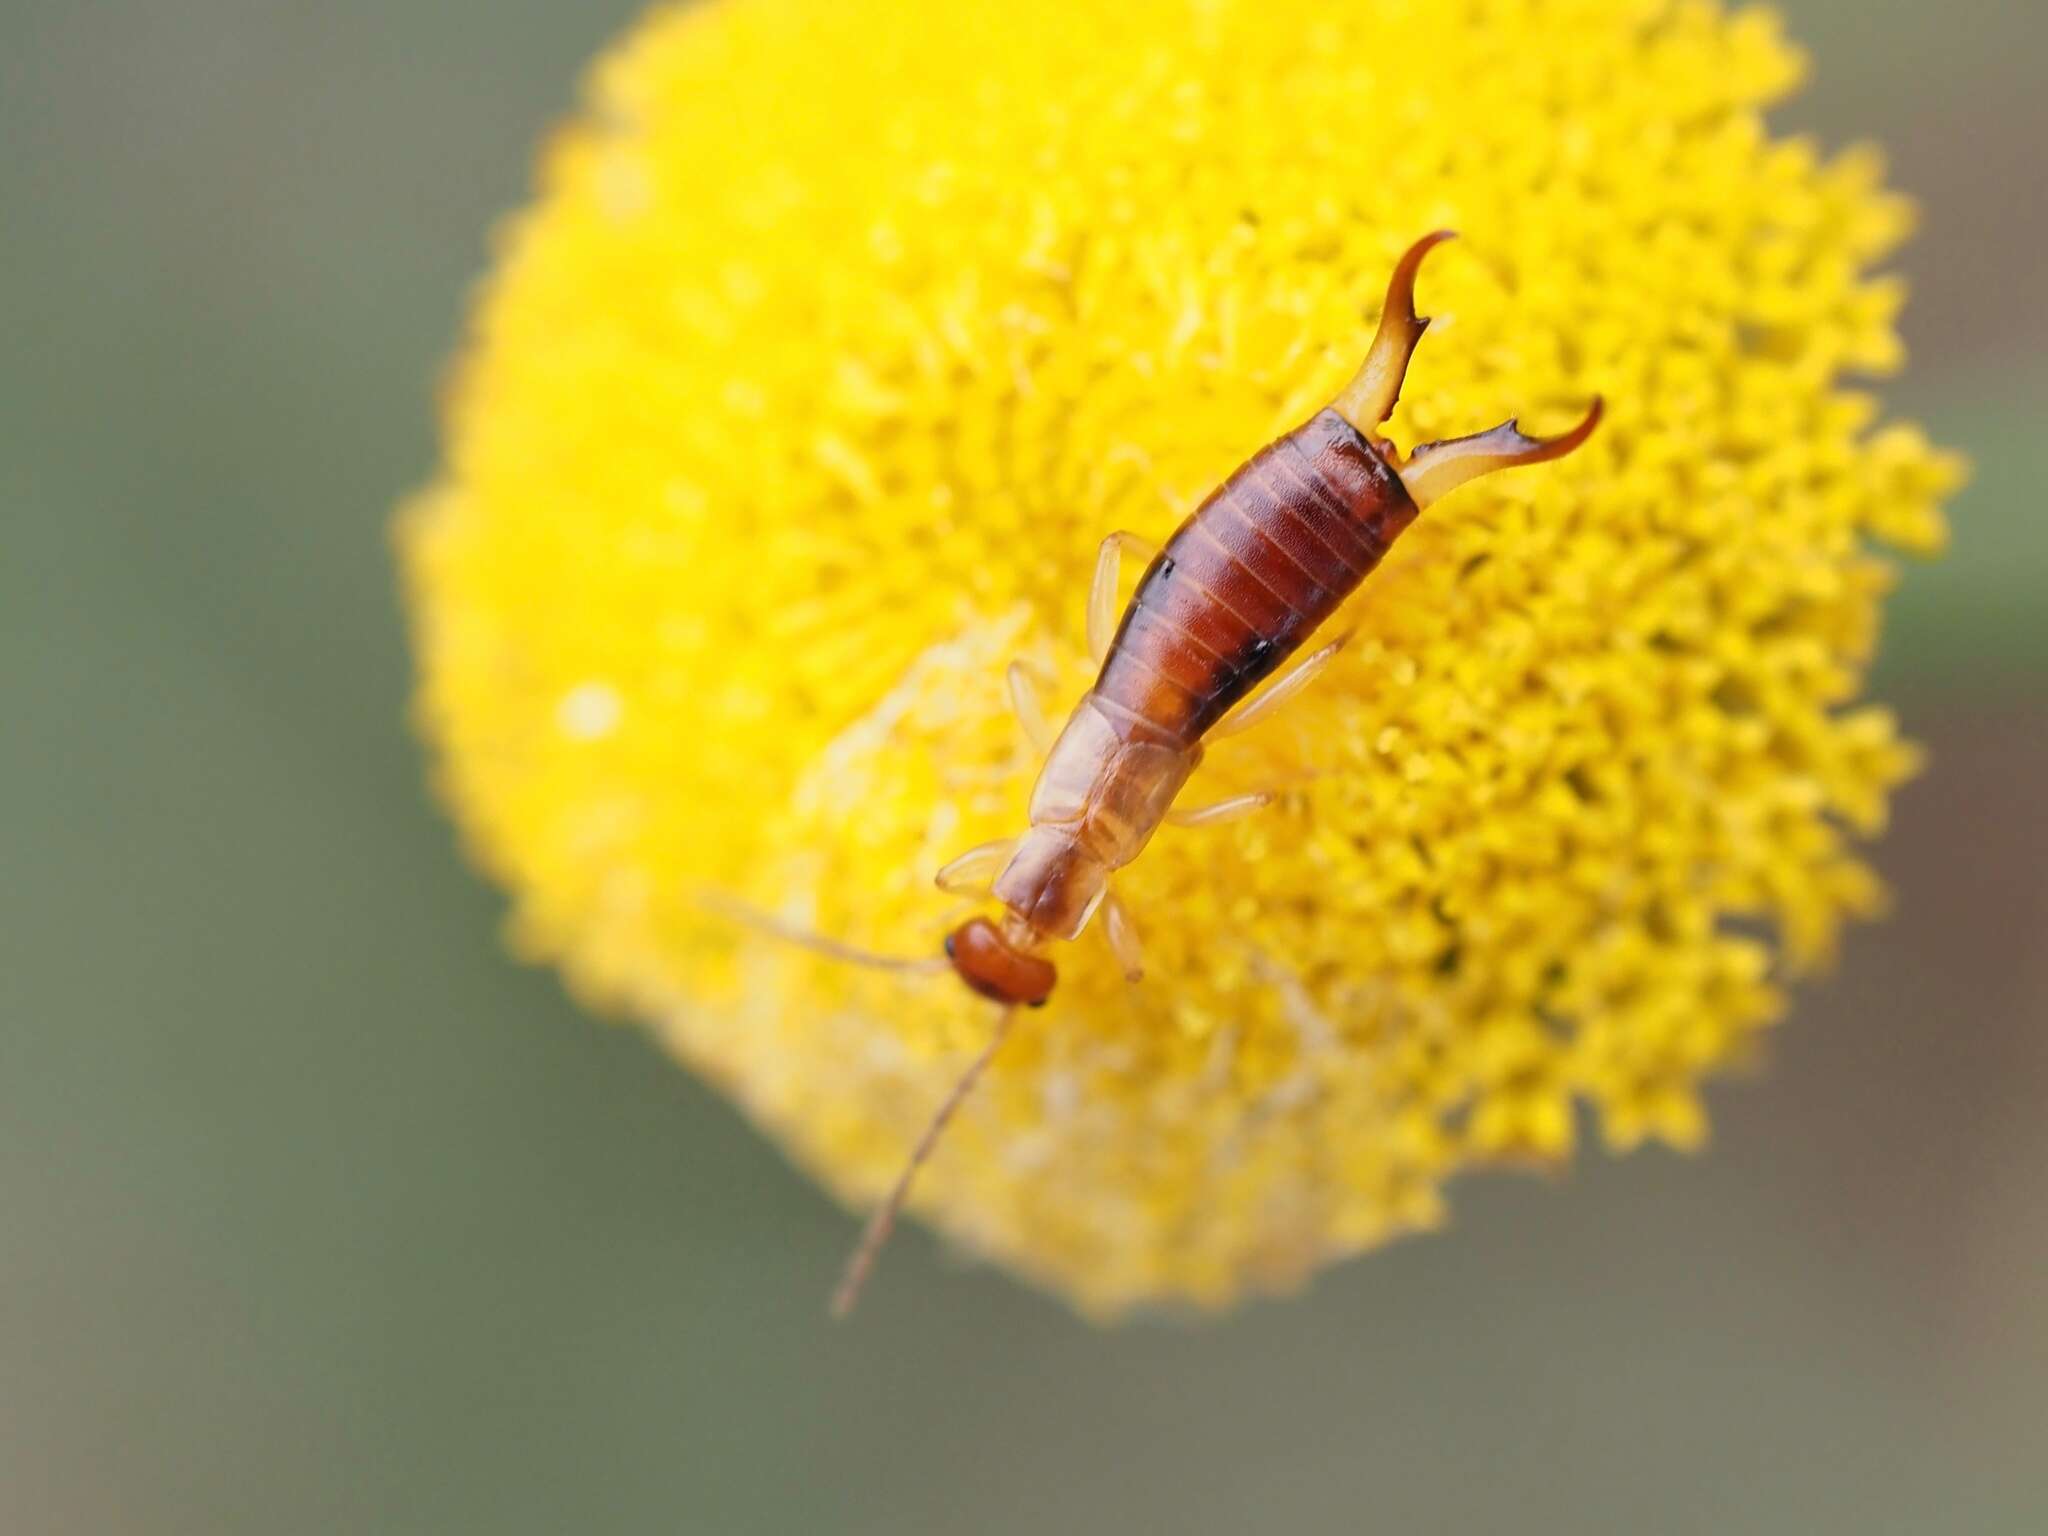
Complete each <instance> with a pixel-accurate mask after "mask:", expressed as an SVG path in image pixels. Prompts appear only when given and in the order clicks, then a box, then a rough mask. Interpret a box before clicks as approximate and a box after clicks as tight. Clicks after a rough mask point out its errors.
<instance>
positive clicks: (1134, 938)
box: [1102, 896, 1145, 982]
mask: <svg viewBox="0 0 2048 1536" xmlns="http://www.w3.org/2000/svg"><path fill="white" fill-rule="evenodd" d="M1102 933H1103V937H1104V938H1106V939H1108V940H1109V952H1110V953H1111V954H1113V955H1115V956H1116V963H1117V964H1118V965H1120V966H1121V967H1123V973H1124V980H1125V981H1130V982H1137V981H1143V980H1144V979H1145V945H1144V942H1143V941H1142V940H1140V939H1139V937H1138V929H1137V925H1136V924H1134V923H1133V922H1132V921H1131V914H1130V913H1129V911H1127V910H1126V909H1125V907H1124V904H1123V903H1122V902H1120V901H1118V900H1117V899H1116V898H1115V897H1114V896H1109V897H1105V898H1104V899H1103V903H1102Z"/></svg>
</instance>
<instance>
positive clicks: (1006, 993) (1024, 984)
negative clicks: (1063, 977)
mask: <svg viewBox="0 0 2048 1536" xmlns="http://www.w3.org/2000/svg"><path fill="white" fill-rule="evenodd" d="M946 958H947V959H949V960H951V961H952V962H953V969H954V970H956V971H958V972H959V973H960V979H961V980H962V981H964V982H966V983H967V985H968V986H969V987H971V988H972V989H973V990H974V991H976V992H978V993H980V994H981V995H982V996H983V997H985V998H988V999H989V1000H990V1001H991V1002H997V1003H1009V1004H1011V1005H1015V1004H1018V1003H1022V1004H1024V1005H1025V1006H1026V1007H1030V1008H1038V1007H1042V1006H1044V1003H1045V1000H1046V999H1047V998H1048V997H1050V996H1052V986H1053V983H1054V982H1055V981H1056V980H1058V979H1059V973H1058V972H1057V971H1055V970H1054V969H1053V964H1052V962H1051V961H1050V960H1047V959H1045V958H1044V957H1043V956H1040V955H1034V954H1032V953H1031V952H1030V951H1029V950H1026V949H1020V948H1019V947H1018V946H1017V945H1015V944H1013V943H1011V942H1010V939H1009V937H1008V935H1006V934H1005V933H1004V932H1003V930H1002V929H1000V928H998V927H997V926H996V925H995V924H994V923H992V922H990V921H989V920H988V919H987V918H985V917H974V918H969V919H968V920H967V921H966V922H964V923H962V924H961V925H960V926H959V927H958V928H956V929H954V930H953V931H952V932H951V933H949V934H947V935H946Z"/></svg>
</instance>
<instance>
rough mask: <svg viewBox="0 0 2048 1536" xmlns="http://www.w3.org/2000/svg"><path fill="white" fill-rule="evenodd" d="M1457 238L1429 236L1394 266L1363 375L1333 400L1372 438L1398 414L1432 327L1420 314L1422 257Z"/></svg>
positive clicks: (1443, 233)
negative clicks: (1411, 368) (1414, 360)
mask: <svg viewBox="0 0 2048 1536" xmlns="http://www.w3.org/2000/svg"><path fill="white" fill-rule="evenodd" d="M1455 238H1456V236H1455V235H1453V234H1452V233H1451V231H1450V230H1448V229H1440V230H1438V231H1437V232H1436V233H1435V234H1432V235H1424V236H1423V237H1422V238H1421V239H1420V240H1418V241H1416V242H1415V243H1414V244H1413V245H1411V246H1409V247H1408V250H1407V252H1406V254H1405V255H1403V256H1402V257H1401V259H1400V260H1399V261H1398V262H1396V263H1395V264H1394V275H1393V276H1392V277H1391V278H1389V279H1388V280H1387V301H1386V303H1385V304H1384V305H1383V306H1381V309H1380V328H1379V330H1378V331H1377V332H1375V333H1374V335H1373V338H1372V346H1371V347H1370V348H1369V349H1368V350H1367V351H1366V354H1365V361H1364V363H1362V364H1361V365H1360V366H1359V369H1358V374H1357V377H1355V378H1354V379H1352V381H1351V382H1350V383H1349V384H1347V385H1345V386H1344V392H1343V393H1342V394H1340V395H1339V396H1337V398H1336V399H1335V400H1333V401H1331V402H1330V405H1331V408H1332V409H1334V410H1335V411H1336V412H1337V414H1338V415H1339V416H1342V417H1343V418H1344V419H1345V420H1346V421H1348V422H1350V423H1351V425H1352V426H1354V427H1356V428H1358V430H1359V431H1361V432H1363V433H1364V434H1365V435H1366V436H1367V437H1371V436H1372V435H1373V434H1374V433H1375V432H1376V431H1377V430H1378V428H1379V424H1380V423H1381V422H1383V421H1385V420H1386V419H1387V418H1388V417H1389V416H1391V415H1393V414H1394V404H1395V402H1396V401H1398V400H1399V399H1400V398H1401V381H1402V380H1403V379H1405V378H1406V377H1407V376H1408V359H1409V358H1411V357H1413V356H1414V355H1415V347H1416V344H1417V343H1418V342H1420V341H1421V340H1422V333H1423V332H1424V331H1426V330H1428V329H1429V320H1428V318H1427V317H1426V316H1422V315H1417V314H1416V313H1415V274H1416V272H1417V271H1418V270H1419V269H1420V268H1421V266H1422V258H1423V257H1425V256H1427V255H1428V254H1429V253H1430V252H1431V251H1433V250H1435V249H1436V248H1437V247H1438V246H1439V245H1442V244H1443V243H1444V241H1446V240H1451V239H1455Z"/></svg>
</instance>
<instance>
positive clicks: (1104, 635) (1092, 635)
mask: <svg viewBox="0 0 2048 1536" xmlns="http://www.w3.org/2000/svg"><path fill="white" fill-rule="evenodd" d="M1158 553H1159V546H1158V545H1157V544H1154V543H1153V542H1151V540H1149V539H1141V538H1139V537H1138V536H1137V535H1136V534H1135V533H1125V532H1121V531H1119V532H1116V533H1112V534H1111V535H1110V536H1109V537H1108V538H1106V539H1104V540H1103V541H1102V545H1101V547H1100V548H1099V549H1097V550H1096V551H1095V581H1094V583H1093V584H1092V585H1091V586H1090V587H1089V588H1088V654H1089V655H1090V656H1093V657H1094V658H1095V661H1096V664H1097V665H1098V666H1099V665H1100V664H1101V662H1102V658H1103V657H1105V656H1107V655H1108V654H1109V642H1110V641H1112V640H1114V639H1115V638H1116V620H1117V605H1116V585H1117V581H1116V579H1117V577H1118V576H1119V575H1120V574H1121V573H1122V571H1123V561H1124V556H1125V555H1136V556H1137V557H1138V558H1139V559H1141V560H1143V561H1145V562H1147V563H1148V564H1149V563H1150V562H1151V560H1152V557H1153V556H1154V555H1156V554H1158Z"/></svg>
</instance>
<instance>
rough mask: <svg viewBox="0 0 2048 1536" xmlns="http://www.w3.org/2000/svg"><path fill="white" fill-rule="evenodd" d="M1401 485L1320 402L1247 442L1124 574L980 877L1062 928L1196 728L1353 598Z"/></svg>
mask: <svg viewBox="0 0 2048 1536" xmlns="http://www.w3.org/2000/svg"><path fill="white" fill-rule="evenodd" d="M1415 513H1416V507H1415V503H1414V501H1413V500H1412V499H1411V498H1410V497H1409V495H1408V493H1407V491H1406V490H1405V489H1403V487H1402V485H1401V481H1400V479H1399V478H1398V477H1397V476H1396V475H1395V473H1394V471H1393V470H1392V469H1391V468H1390V467H1389V466H1388V464H1387V462H1386V460H1385V459H1383V458H1382V457H1381V456H1380V454H1379V452H1378V451H1377V450H1376V449H1375V448H1374V447H1373V446H1372V444H1371V443H1369V442H1368V441H1367V440H1366V439H1365V437H1364V435H1363V434H1361V433H1360V432H1359V431H1358V429H1357V428H1356V427H1354V426H1352V425H1351V423H1350V422H1348V421H1346V420H1345V419H1344V418H1343V417H1342V416H1340V415H1338V414H1337V413H1336V412H1335V411H1334V410H1325V411H1322V412H1320V413H1318V414H1317V415H1316V416H1314V417H1312V418H1311V419H1310V420H1308V421H1307V422H1305V423H1304V424H1303V425H1301V426H1300V427H1298V428H1296V429H1295V430H1294V431H1292V432H1290V433H1288V434H1287V436H1285V437H1283V438H1281V439H1280V440H1279V441H1278V442H1276V443H1273V444H1272V445H1270V446H1269V447H1267V448H1265V449H1263V450H1261V451H1260V452H1259V453H1258V454H1256V455H1255V456H1253V458H1252V459H1251V460H1250V461H1249V462H1247V463H1246V464H1245V465H1244V467H1243V468H1241V469H1240V470H1238V472H1237V473H1236V474H1234V475H1232V476H1231V477H1230V478H1229V479H1228V480H1227V481H1225V482H1224V483H1223V485H1222V486H1221V487H1220V488H1219V489H1218V490H1217V491H1216V492H1215V494H1213V495H1212V496H1210V497H1209V499H1208V500H1207V501H1205V502H1203V503H1202V505H1201V506H1200V507H1198V508H1197V509H1196V510H1195V512H1194V513H1193V515H1192V516H1190V517H1189V518H1188V519H1187V521H1186V522H1184V523H1182V524H1181V526H1180V528H1179V530H1178V531H1176V532H1175V534H1174V535H1173V537H1172V538H1171V539H1169V540H1168V541H1167V544H1166V547H1165V548H1164V549H1163V550H1161V551H1160V552H1159V554H1158V556H1157V557H1156V558H1155V559H1154V560H1153V562H1152V564H1151V565H1150V567H1148V568H1147V569H1146V571H1145V574H1144V576H1143V577H1142V578H1141V579H1140V580H1139V582H1138V588H1137V591H1136V592H1135V593H1134V594H1133V595H1132V597H1131V601H1130V605H1129V607H1127V608H1126V609H1125V610H1124V617H1123V623H1122V625H1121V626H1120V627H1119V628H1118V630H1117V632H1116V638H1115V639H1114V640H1113V641H1112V642H1111V644H1110V648H1109V654H1108V655H1107V656H1106V657H1105V658H1104V659H1103V663H1102V671H1101V672H1100V674H1099V675H1098V676H1097V678H1096V681H1095V686H1094V687H1093V688H1091V689H1090V690H1089V691H1088V692H1087V694H1085V695H1084V696H1083V697H1082V699H1081V701H1080V703H1079V704H1078V705H1076V706H1075V709H1074V713H1073V714H1072V716H1071V717H1069V719H1068V721H1067V725H1066V729H1065V730H1063V731H1062V732H1061V733H1060V737H1059V740H1058V741H1057V742H1055V743H1054V745H1053V749H1052V751H1051V752H1050V753H1049V754H1048V755H1047V757H1046V761H1045V766H1044V768H1043V769H1042V770H1041V771H1040V773H1039V776H1038V783H1037V786H1036V787H1035V788H1034V789H1033V791H1032V795H1031V808H1030V819H1031V830H1030V831H1029V832H1028V833H1026V834H1025V836H1024V838H1023V839H1022V840H1021V842H1020V843H1019V844H1018V847H1017V851H1016V853H1015V855H1014V856H1013V857H1012V858H1011V860H1010V862H1009V865H1008V866H1007V867H1006V868H1005V869H1004V870H1003V872H1002V874H1001V875H1000V876H998V877H997V879H996V883H995V888H994V894H995V896H996V898H997V899H998V900H999V901H1001V902H1002V903H1003V904H1004V905H1005V906H1007V907H1008V908H1009V909H1010V911H1011V912H1012V913H1013V914H1014V915H1015V916H1016V917H1017V918H1018V919H1019V920H1020V921H1021V922H1023V923H1024V924H1026V925H1027V926H1028V927H1029V928H1030V929H1032V930H1034V931H1036V932H1038V933H1041V934H1044V935H1045V936H1046V937H1048V938H1056V939H1072V938H1074V937H1076V936H1077V935H1078V934H1079V933H1080V931H1081V930H1082V929H1083V928H1084V927H1086V926H1087V923H1088V919H1089V918H1090V917H1091V916H1093V915H1094V912H1095V907H1096V904H1097V903H1098V902H1099V901H1100V900H1101V899H1102V893H1103V891H1104V890H1105V889H1106V888H1107V885H1108V879H1109V876H1110V874H1111V873H1112V872H1113V871H1115V870H1118V869H1121V868H1122V867H1123V866H1124V865H1126V864H1128V863H1130V862H1131V860H1133V859H1135V858H1136V857H1137V856H1138V855H1139V854H1140V853H1142V852H1143V851H1144V848H1145V845H1146V843H1148V842H1149V841H1151V838H1152V834H1153V833H1154V832H1155V831H1157V830H1158V828H1159V824H1160V823H1161V822H1162V821H1163V820H1164V819H1165V817H1166V813H1167V811H1168V809H1169V808H1170V807H1171V806H1172V804H1173V798H1174V796H1175V795H1177V794H1178V793H1180V788H1181V786H1182V785H1183V784H1185V783H1186V782H1187V779H1188V776H1189V775H1190V774H1191V773H1193V772H1194V770H1195V768H1196V766H1197V765H1198V764H1199V763H1200V761H1201V757H1202V745H1201V743H1202V737H1203V735H1204V733H1206V732H1207V731H1208V730H1209V729H1210V728H1211V727H1212V726H1214V725H1215V724H1216V722H1217V721H1218V720H1220V719H1222V718H1223V716H1224V715H1225V714H1226V713H1228V711H1229V710H1230V708H1231V706H1232V705H1234V704H1236V703H1237V702H1238V701H1239V700H1240V699H1242V698H1243V697H1244V696H1245V695H1246V694H1247V693H1249V692H1251V690H1252V689H1253V688H1255V687H1256V686H1257V685H1258V684H1259V682H1260V681H1261V680H1262V679H1264V678H1265V677H1266V676H1267V674H1269V673H1270V672H1272V670H1273V669H1274V668H1275V667H1277V666H1279V665H1280V663H1281V662H1283V661H1285V660H1286V659H1287V658H1288V657H1289V656H1291V655H1292V654H1293V653H1294V652H1295V651H1296V650H1297V649H1298V648H1299V647H1300V645H1301V643H1302V641H1304V640H1306V639H1307V638H1308V637H1309V636H1310V635H1311V634H1312V633H1314V632H1315V630H1316V628H1317V627H1318V626H1319V625H1320V624H1322V622H1323V621H1324V620H1325V619H1327V618H1328V617H1329V616H1330V615H1331V614H1332V613H1333V612H1334V611H1335V610H1336V608H1337V606H1338V605H1339V604H1340V603H1342V602H1343V601H1344V599H1345V598H1347V597H1349V596H1350V595H1351V593H1352V592H1353V591H1354V590H1355V589H1356V588H1357V586H1358V584H1359V583H1360V582H1361V581H1363V580H1364V579H1365V577H1366V574H1367V573H1368V572H1369V571H1371V570H1372V568H1373V567H1374V566H1375V565H1377V564H1379V561H1380V556H1381V555H1383V554H1384V553H1385V552H1386V549H1387V546H1388V545H1389V544H1391V543H1392V542H1393V540H1394V537H1395V535H1397V534H1398V533H1399V532H1400V531H1401V530H1402V529H1403V528H1405V527H1407V526H1408V524H1409V523H1410V522H1412V521H1413V520H1414V518H1415Z"/></svg>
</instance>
